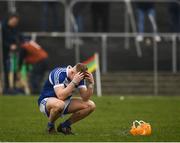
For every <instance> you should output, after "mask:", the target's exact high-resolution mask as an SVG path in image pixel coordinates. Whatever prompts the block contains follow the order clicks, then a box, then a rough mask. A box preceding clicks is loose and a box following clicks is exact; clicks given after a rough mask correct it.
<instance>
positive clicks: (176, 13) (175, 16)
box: [169, 2, 180, 33]
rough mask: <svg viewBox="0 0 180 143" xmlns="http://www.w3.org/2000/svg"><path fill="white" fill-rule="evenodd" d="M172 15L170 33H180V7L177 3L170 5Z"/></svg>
mask: <svg viewBox="0 0 180 143" xmlns="http://www.w3.org/2000/svg"><path fill="white" fill-rule="evenodd" d="M169 14H170V31H171V32H175V33H176V32H177V33H179V32H180V6H179V4H178V3H177V2H170V4H169Z"/></svg>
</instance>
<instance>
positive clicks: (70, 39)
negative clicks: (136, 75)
mask: <svg viewBox="0 0 180 143" xmlns="http://www.w3.org/2000/svg"><path fill="white" fill-rule="evenodd" d="M16 1H19V2H21V1H23V0H16ZM16 1H9V3H11V4H9V7H10V8H9V9H13V10H14V11H15V10H16V5H15V3H14V2H16ZM41 1H42V0H29V2H41ZM49 1H51V0H49ZM57 1H58V2H61V3H62V4H63V5H64V8H65V9H64V10H65V32H25V33H24V35H28V36H31V37H32V38H33V39H35V40H36V39H37V38H39V37H56V38H58V37H61V38H64V40H65V47H67V48H69V49H71V48H74V51H75V52H74V57H75V61H76V62H79V61H80V60H81V57H80V56H81V54H80V50H81V48H82V47H81V44H80V43H79V42H78V38H96V39H97V38H99V39H100V41H99V42H98V44H99V46H100V47H101V48H100V49H98V50H100V52H101V60H100V61H101V62H100V63H101V69H102V73H107V72H109V67H108V66H109V64H108V60H109V58H108V56H109V55H108V54H109V53H108V49H109V48H110V47H109V44H108V40H109V39H112V38H120V39H121V41H122V43H123V45H124V47H123V48H125V49H130V48H131V46H130V44H129V43H130V42H131V43H133V44H134V47H135V48H136V53H137V58H141V57H142V56H143V50H142V49H143V46H142V45H141V44H140V43H138V42H137V41H136V40H135V38H136V37H137V35H138V33H137V29H136V27H137V26H136V21H135V18H134V12H133V9H132V6H131V2H139V1H143V0H73V1H67V0H57ZM148 1H154V2H162V3H163V2H177V3H180V2H179V1H178V0H147V2H148ZM78 2H121V3H125V5H126V12H125V14H126V16H125V17H126V18H127V19H125V20H124V22H125V23H124V24H125V25H126V24H127V23H130V25H131V26H132V30H133V32H132V33H130V31H129V26H126V29H125V30H126V32H125V33H87V32H86V33H78V32H77V30H76V31H72V30H71V29H72V27H73V26H75V27H77V26H76V22H73V20H72V16H73V12H72V11H73V7H74V6H75V4H77V3H78ZM152 24H153V20H152ZM153 29H154V33H144V34H143V36H144V37H150V38H151V39H152V43H151V48H152V52H153V55H152V59H153V68H152V71H153V72H154V93H155V94H157V93H158V46H159V43H157V42H156V41H155V40H153V39H154V36H156V35H157V34H158V35H159V36H160V37H161V38H162V39H165V41H169V42H170V43H171V45H170V47H171V53H172V56H171V62H172V63H171V71H172V73H177V72H178V68H177V66H178V64H179V63H178V61H177V59H178V55H177V46H178V44H177V40H178V39H179V37H180V35H179V34H177V33H168V34H167V33H157V30H156V27H155V26H154V27H153ZM162 42H164V41H162ZM162 42H160V43H162ZM83 48H86V46H83Z"/></svg>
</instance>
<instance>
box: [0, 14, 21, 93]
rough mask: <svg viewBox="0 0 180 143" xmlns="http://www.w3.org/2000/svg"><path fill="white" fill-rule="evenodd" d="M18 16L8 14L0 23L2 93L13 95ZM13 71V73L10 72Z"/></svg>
mask: <svg viewBox="0 0 180 143" xmlns="http://www.w3.org/2000/svg"><path fill="white" fill-rule="evenodd" d="M18 24H19V15H18V14H17V13H14V14H10V15H9V16H8V18H5V19H4V20H3V21H2V43H3V66H4V75H5V76H4V81H5V83H4V93H13V90H14V89H13V88H14V85H13V84H14V78H15V76H14V70H15V68H16V67H15V65H14V64H15V59H14V58H15V57H16V56H15V55H16V54H17V53H16V52H17V44H18V39H19V32H18ZM12 70H13V71H12Z"/></svg>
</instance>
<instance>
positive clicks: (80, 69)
mask: <svg viewBox="0 0 180 143" xmlns="http://www.w3.org/2000/svg"><path fill="white" fill-rule="evenodd" d="M87 70H88V68H87V65H86V64H83V63H78V64H76V65H75V66H74V67H72V68H71V70H70V75H69V78H70V79H71V80H72V79H73V78H74V76H75V74H76V73H78V72H82V73H85V72H87Z"/></svg>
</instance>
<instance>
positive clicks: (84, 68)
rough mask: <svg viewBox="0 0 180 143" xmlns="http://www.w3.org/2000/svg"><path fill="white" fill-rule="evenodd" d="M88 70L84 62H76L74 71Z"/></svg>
mask: <svg viewBox="0 0 180 143" xmlns="http://www.w3.org/2000/svg"><path fill="white" fill-rule="evenodd" d="M87 70H88V67H87V65H86V64H83V63H78V64H76V71H77V72H86V71H87Z"/></svg>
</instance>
